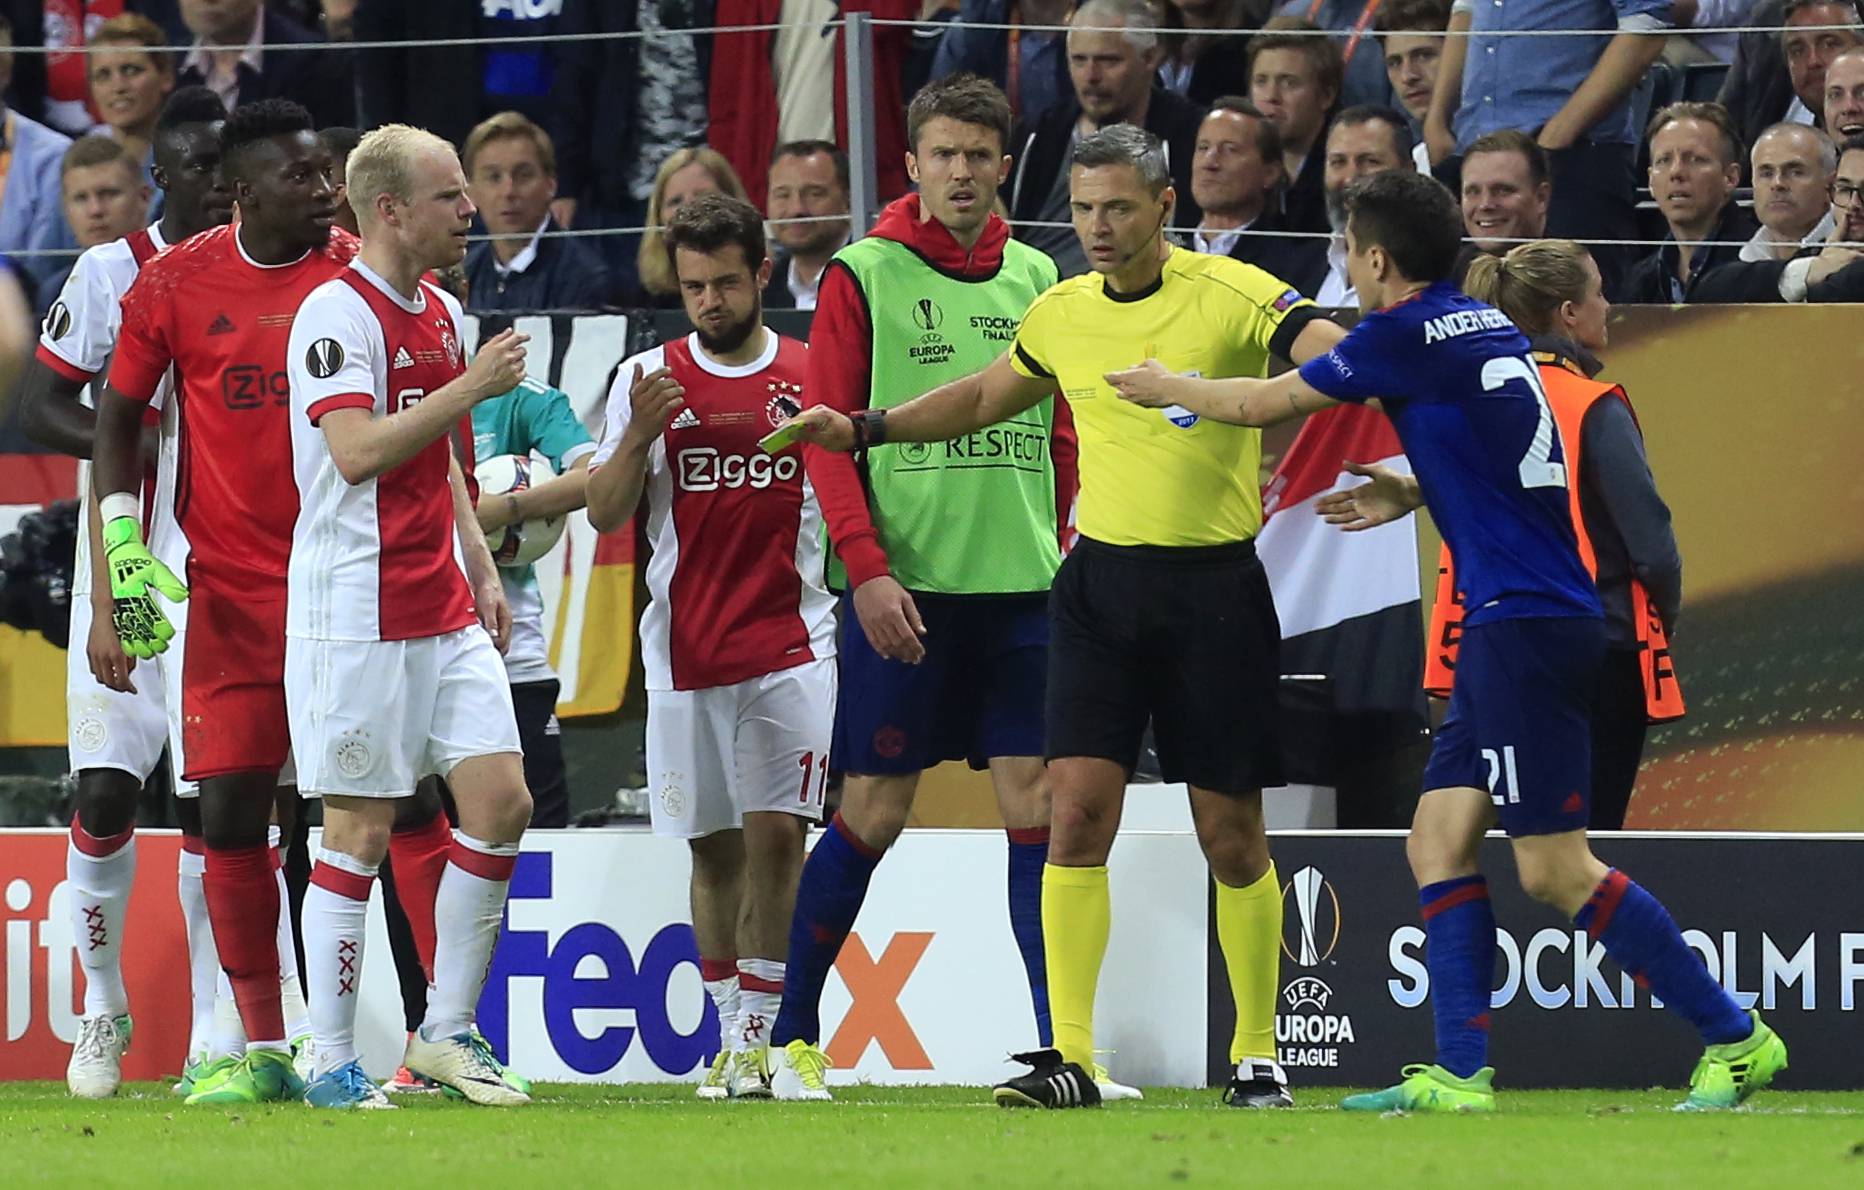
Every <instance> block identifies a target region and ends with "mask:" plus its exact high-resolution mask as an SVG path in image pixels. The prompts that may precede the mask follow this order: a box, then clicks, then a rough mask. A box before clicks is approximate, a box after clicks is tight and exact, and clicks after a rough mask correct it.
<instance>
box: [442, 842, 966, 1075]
mask: <svg viewBox="0 0 1864 1190" xmlns="http://www.w3.org/2000/svg"><path fill="white" fill-rule="evenodd" d="M555 885H556V878H555V857H554V855H553V854H552V853H550V852H547V851H537V852H525V853H524V854H522V855H520V856H519V857H518V866H517V869H516V871H514V872H513V874H512V880H511V892H510V899H511V901H512V902H524V901H552V900H554V899H555V897H556V890H555ZM649 930H651V932H649ZM641 934H645V935H646V937H645V939H643V938H642V937H641ZM553 937H554V941H553V940H552V939H553ZM933 938H934V935H933V934H932V933H930V932H925V933H906V932H902V933H897V934H894V935H893V936H892V937H891V938H889V939H888V940H887V942H886V944H885V945H883V946H882V947H880V949H879V953H878V955H876V954H875V953H874V952H873V951H872V950H871V949H870V948H869V946H868V944H867V943H866V942H865V941H863V940H862V939H861V937H860V936H859V935H858V934H854V935H850V936H849V938H848V941H847V942H846V944H844V945H843V947H842V950H841V954H840V955H839V956H838V957H837V958H836V961H835V970H836V974H837V975H839V976H840V978H841V980H842V982H843V983H844V984H845V985H846V987H847V990H848V993H849V996H850V999H851V1001H852V1003H851V1004H850V1005H849V1007H848V1010H847V1012H846V1013H845V1014H844V1015H843V1017H842V1018H841V1021H840V1023H839V1024H838V1025H837V1026H836V1027H835V1028H834V1031H833V1033H832V1035H830V1036H829V1038H828V1044H827V1045H826V1046H825V1047H824V1048H825V1049H827V1051H828V1053H829V1056H830V1057H831V1058H832V1059H833V1060H834V1062H835V1064H836V1066H838V1067H840V1068H842V1069H847V1068H849V1067H852V1066H854V1065H855V1064H856V1063H858V1062H859V1061H860V1059H861V1057H862V1055H863V1054H864V1053H865V1052H866V1051H867V1049H868V1047H869V1046H870V1045H877V1046H879V1048H880V1051H881V1054H882V1055H883V1056H884V1057H885V1058H886V1060H887V1062H888V1063H889V1064H890V1065H891V1066H892V1067H893V1068H894V1069H896V1070H930V1069H932V1060H931V1058H930V1057H929V1056H928V1055H927V1053H926V1050H925V1046H924V1045H923V1043H922V1042H921V1041H920V1039H919V1037H918V1034H917V1033H916V1032H915V1030H914V1028H913V1026H912V1024H911V1022H910V1021H909V1020H908V1019H907V1017H906V1014H905V1013H904V1011H903V1010H902V1009H901V1007H900V1002H899V1001H900V994H901V992H902V991H903V990H904V989H905V987H906V985H907V982H908V981H909V980H910V979H911V978H912V976H913V973H914V971H915V970H917V968H918V967H919V964H920V961H921V960H922V959H923V958H924V957H925V954H926V951H927V950H928V949H929V948H930V947H931V944H932V941H933ZM526 982H535V983H536V984H538V985H541V988H540V990H541V997H540V999H541V1002H542V1022H541V1024H542V1030H543V1033H544V1035H545V1037H546V1038H547V1040H548V1044H549V1045H550V1047H551V1050H552V1051H553V1052H554V1053H555V1054H556V1056H557V1058H558V1059H560V1060H561V1061H562V1062H563V1063H564V1065H566V1066H568V1067H569V1068H570V1069H571V1070H574V1071H576V1072H577V1073H578V1074H582V1075H587V1076H591V1077H599V1076H602V1075H605V1074H607V1073H608V1072H610V1071H612V1070H614V1069H615V1068H616V1067H618V1066H619V1065H621V1063H622V1061H623V1060H624V1059H625V1058H626V1057H627V1056H628V1054H629V1053H630V1051H631V1050H633V1049H634V1047H635V1046H637V1045H638V1046H639V1047H640V1050H641V1051H642V1052H644V1053H645V1055H646V1056H647V1058H648V1059H650V1060H651V1061H652V1062H653V1064H654V1066H655V1067H656V1068H657V1069H658V1070H660V1071H662V1072H664V1073H666V1074H669V1075H684V1074H690V1073H692V1072H693V1071H695V1070H697V1069H699V1068H700V1067H702V1066H704V1065H707V1064H709V1063H710V1062H711V1060H712V1058H713V1056H714V1055H715V1054H716V1053H717V1052H718V1043H719V1021H718V1011H717V1009H716V1008H715V1007H714V1005H713V1004H712V1002H711V998H710V997H708V996H706V995H705V993H704V991H703V984H702V983H701V981H700V978H699V952H698V948H697V946H696V945H695V943H694V941H693V932H692V927H691V926H690V925H688V924H686V923H685V922H668V923H666V924H663V925H658V926H653V927H649V928H647V929H643V930H641V931H640V932H639V933H635V932H633V931H630V936H628V937H624V936H623V935H622V933H620V932H618V931H617V930H616V929H615V928H614V927H613V926H611V925H609V924H608V923H606V922H601V921H587V920H583V921H577V922H575V923H574V924H571V925H569V926H568V928H567V929H561V930H545V929H529V928H522V929H521V928H514V927H513V926H512V924H511V917H510V911H509V909H508V910H507V916H506V922H505V927H504V929H503V931H502V933H501V934H500V936H499V941H498V948H497V950H496V951H495V952H494V954H493V957H492V969H491V972H490V975H489V977H488V979H487V981H486V989H485V993H484V995H483V996H482V997H481V998H480V1000H479V1027H480V1029H481V1031H482V1032H484V1034H485V1036H486V1038H487V1040H489V1041H491V1043H492V1046H493V1048H494V1049H495V1050H497V1051H498V1052H499V1053H500V1054H503V1055H506V1056H507V1057H508V1058H510V1057H511V1053H510V1047H511V1037H512V1015H513V1011H514V1010H513V1005H512V994H513V987H514V984H523V983H526ZM695 998H696V1000H697V1001H698V1009H697V1011H695V1006H694V1000H695ZM515 1061H516V1062H517V1063H518V1064H519V1065H520V1066H522V1064H523V1063H524V1061H525V1056H524V1055H523V1054H518V1055H516V1057H515Z"/></svg>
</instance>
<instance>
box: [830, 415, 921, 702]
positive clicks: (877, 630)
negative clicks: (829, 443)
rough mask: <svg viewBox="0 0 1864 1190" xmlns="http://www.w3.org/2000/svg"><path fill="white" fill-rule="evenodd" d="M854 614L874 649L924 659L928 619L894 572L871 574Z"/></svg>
mask: <svg viewBox="0 0 1864 1190" xmlns="http://www.w3.org/2000/svg"><path fill="white" fill-rule="evenodd" d="M810 412H814V410H811V411H810ZM854 615H855V618H856V619H858V620H860V621H861V631H862V632H863V633H865V634H866V635H867V643H868V644H870V645H872V646H873V647H874V652H876V653H879V654H880V655H881V656H882V657H885V658H888V659H889V660H892V661H904V662H905V663H906V664H908V665H918V664H919V663H920V662H921V661H924V660H925V657H926V647H925V645H924V643H922V642H921V641H920V639H919V638H920V637H922V636H924V635H925V634H926V622H925V621H924V620H922V619H920V618H919V608H918V605H916V604H915V603H913V597H912V595H911V593H910V592H908V591H907V590H906V588H905V587H902V586H900V584H899V580H897V579H895V578H894V577H893V576H892V575H889V574H883V575H881V576H880V577H879V578H870V579H868V580H867V581H866V582H864V583H862V584H861V585H860V586H858V587H856V588H855V589H854Z"/></svg>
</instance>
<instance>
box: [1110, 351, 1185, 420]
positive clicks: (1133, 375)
mask: <svg viewBox="0 0 1864 1190" xmlns="http://www.w3.org/2000/svg"><path fill="white" fill-rule="evenodd" d="M1178 379H1179V376H1178V374H1177V373H1176V372H1174V371H1172V370H1171V369H1170V368H1167V367H1166V366H1165V365H1164V364H1161V363H1160V362H1158V361H1157V360H1155V359H1149V360H1147V361H1146V362H1145V363H1143V364H1134V365H1133V366H1132V367H1130V368H1126V369H1124V370H1123V371H1119V372H1108V373H1107V376H1106V380H1107V383H1108V384H1111V385H1112V386H1113V388H1114V390H1115V391H1116V392H1118V393H1119V394H1120V398H1121V399H1122V400H1126V401H1131V402H1132V403H1133V404H1135V405H1144V406H1145V407H1146V408H1148V409H1164V408H1166V407H1167V406H1170V405H1175V404H1177V403H1178V402H1177V399H1176V398H1175V397H1173V396H1172V395H1171V390H1172V386H1173V385H1174V384H1176V383H1177V381H1178Z"/></svg>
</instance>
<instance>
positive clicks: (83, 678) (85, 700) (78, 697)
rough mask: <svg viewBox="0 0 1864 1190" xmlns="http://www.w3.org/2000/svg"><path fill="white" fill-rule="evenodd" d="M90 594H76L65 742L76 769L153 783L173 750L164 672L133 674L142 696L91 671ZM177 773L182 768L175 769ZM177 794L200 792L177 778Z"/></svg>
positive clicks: (145, 665)
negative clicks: (152, 778)
mask: <svg viewBox="0 0 1864 1190" xmlns="http://www.w3.org/2000/svg"><path fill="white" fill-rule="evenodd" d="M91 623H92V609H91V598H90V595H89V593H88V592H83V593H80V592H77V591H73V592H72V597H71V644H70V647H69V648H68V649H67V650H66V653H65V743H66V748H67V750H68V751H69V753H70V758H71V759H70V763H71V771H72V772H74V773H79V772H83V771H84V770H85V769H120V770H122V771H123V772H126V773H128V774H129V775H130V776H132V777H135V778H136V779H137V780H138V781H147V780H148V779H149V774H150V773H152V772H154V771H155V766H156V765H158V764H160V763H161V761H162V749H163V748H166V747H167V746H168V735H169V731H168V700H167V696H166V692H165V690H164V688H163V687H164V683H163V680H162V668H161V666H159V665H157V664H156V663H155V662H153V661H138V662H137V663H136V668H135V669H133V670H132V671H130V682H131V684H133V685H134V686H135V687H136V693H134V694H124V693H122V692H121V691H117V690H112V689H110V688H109V687H108V686H106V685H104V684H103V683H102V682H99V681H98V680H97V677H96V675H95V674H93V673H91V661H90V655H89V653H88V652H87V651H86V644H87V642H89V640H90V637H91ZM174 769H175V772H176V773H177V775H178V774H179V773H180V771H181V768H180V765H179V763H177V764H176V765H175V766H174ZM176 784H177V786H178V788H177V789H176V792H177V793H178V794H179V795H180V796H182V797H193V796H194V795H195V794H196V792H197V791H196V789H195V788H194V786H193V785H191V784H185V783H183V782H181V781H180V779H179V776H177V780H176Z"/></svg>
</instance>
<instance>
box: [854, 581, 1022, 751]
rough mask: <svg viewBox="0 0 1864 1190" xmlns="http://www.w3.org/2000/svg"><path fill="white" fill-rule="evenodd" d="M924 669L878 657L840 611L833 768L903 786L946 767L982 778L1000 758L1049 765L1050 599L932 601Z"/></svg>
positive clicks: (922, 605)
mask: <svg viewBox="0 0 1864 1190" xmlns="http://www.w3.org/2000/svg"><path fill="white" fill-rule="evenodd" d="M913 602H914V604H915V605H916V606H917V607H918V608H919V617H920V619H922V620H924V621H925V626H926V635H925V649H926V655H925V660H923V661H921V662H920V663H919V664H918V665H907V664H905V663H904V662H900V661H889V660H888V659H887V658H885V657H882V656H881V655H880V654H878V653H876V652H874V648H873V646H872V645H870V644H868V643H867V634H866V633H864V632H862V631H861V623H860V620H859V619H858V618H857V617H856V616H855V614H854V599H853V597H852V596H851V595H844V596H843V597H842V601H841V640H840V654H841V696H840V698H839V699H838V700H837V703H836V707H835V752H834V756H835V759H834V765H835V767H836V768H838V769H840V770H841V771H842V772H844V773H854V774H857V775H860V776H872V777H879V776H901V775H904V774H907V773H917V772H921V771H922V770H925V769H929V768H931V767H932V766H933V765H935V764H938V763H939V762H940V761H945V760H963V761H966V762H968V763H969V764H970V766H971V767H972V768H974V769H982V768H985V767H987V766H988V765H989V763H990V760H991V758H992V757H996V756H1041V755H1042V733H1043V719H1042V707H1043V701H1044V694H1045V693H1046V691H1047V689H1048V641H1049V618H1048V594H1047V593H1046V592H1044V593H1042V594H1039V595H927V594H923V593H921V592H918V591H915V592H913Z"/></svg>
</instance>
